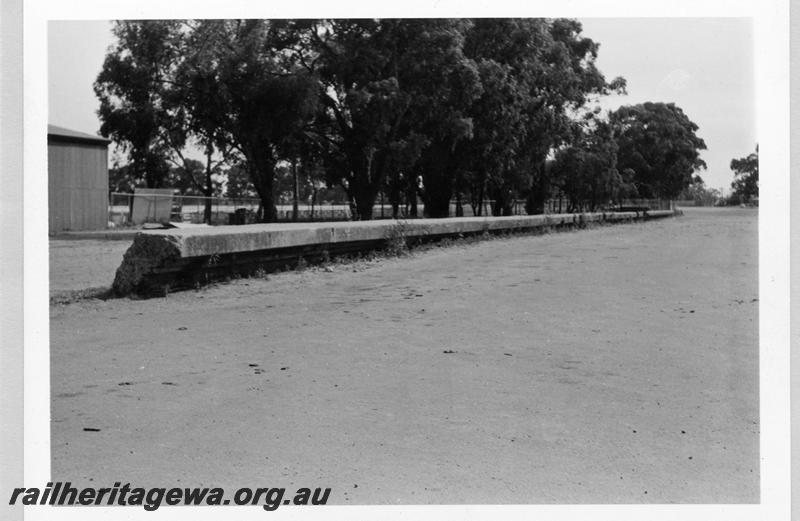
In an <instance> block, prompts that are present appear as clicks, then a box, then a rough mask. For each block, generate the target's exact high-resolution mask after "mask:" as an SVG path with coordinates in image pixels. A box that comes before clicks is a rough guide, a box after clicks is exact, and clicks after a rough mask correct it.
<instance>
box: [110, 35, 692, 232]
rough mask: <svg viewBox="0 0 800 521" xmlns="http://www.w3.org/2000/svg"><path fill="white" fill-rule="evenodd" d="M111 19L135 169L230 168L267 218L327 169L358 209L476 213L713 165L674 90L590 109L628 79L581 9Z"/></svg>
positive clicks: (585, 201) (610, 195)
mask: <svg viewBox="0 0 800 521" xmlns="http://www.w3.org/2000/svg"><path fill="white" fill-rule="evenodd" d="M114 34H115V35H116V36H117V39H118V41H117V43H116V45H115V46H114V47H113V48H111V49H110V50H109V53H108V55H107V57H106V61H105V63H104V66H103V70H102V71H101V73H100V74H99V75H98V78H97V81H96V82H95V91H96V93H97V96H98V98H99V100H100V109H99V111H98V113H99V115H100V118H101V120H102V122H103V126H102V128H101V132H102V133H103V134H104V135H106V136H110V137H111V138H112V139H113V140H114V141H115V142H117V143H118V144H119V145H120V146H121V147H122V148H123V151H125V152H126V153H127V155H128V159H129V165H128V168H127V169H126V172H127V173H126V176H127V178H129V179H132V180H134V181H135V180H137V179H140V180H144V182H145V183H146V184H147V185H148V186H160V185H161V184H163V182H164V180H165V179H168V177H167V176H168V175H169V171H170V170H169V167H168V162H172V163H173V164H174V165H175V166H176V167H177V168H178V170H174V172H179V171H180V172H184V173H185V174H186V175H184V177H186V176H187V175H188V173H189V172H192V174H191V175H188V177H186V179H192V180H197V182H195V181H193V183H194V184H193V187H194V188H193V189H194V190H197V191H199V192H201V193H204V194H208V195H211V194H213V193H217V192H218V190H219V186H217V185H216V184H215V182H216V181H214V179H212V176H214V175H217V174H215V173H223V174H222V175H225V176H227V178H228V188H227V193H230V194H238V195H243V194H246V193H252V192H251V191H254V192H255V193H256V194H257V195H258V197H259V198H260V200H261V206H262V208H263V213H262V215H261V219H262V220H264V221H271V220H274V219H275V218H276V217H277V216H276V210H275V202H276V200H277V197H278V196H279V195H281V194H288V193H291V194H292V196H293V197H294V199H295V200H297V199H298V198H299V197H301V196H302V197H311V196H312V195H313V197H316V194H318V193H320V190H321V189H322V188H323V184H327V185H328V186H329V187H333V186H337V185H338V186H340V187H341V189H344V191H345V192H346V194H347V197H348V199H349V201H350V205H351V208H352V209H353V215H354V217H355V218H358V219H370V218H372V211H373V210H372V208H373V205H374V204H375V202H376V200H377V198H378V196H379V194H385V195H386V196H387V197H388V198H389V201H390V202H391V204H392V206H393V207H394V214H395V215H397V209H398V206H399V205H400V204H401V202H402V201H405V203H406V204H409V205H410V207H411V212H412V215H416V201H417V199H418V198H420V199H421V200H422V201H423V203H424V206H425V214H426V215H427V216H429V217H446V216H448V215H449V214H450V204H451V200H452V199H453V197H455V198H456V201H457V212H459V211H460V208H461V207H460V204H461V200H462V197H463V198H466V200H468V201H469V202H470V203H471V204H472V206H473V209H474V210H475V212H476V213H477V214H480V213H481V212H482V208H483V201H485V200H486V199H487V198H488V199H490V200H492V201H493V204H492V208H491V209H492V212H493V213H494V214H495V215H508V214H510V213H511V212H512V211H513V208H514V205H515V204H516V201H517V200H519V199H520V198H523V199H526V201H527V202H526V209H527V211H528V212H529V213H539V212H542V211H543V210H544V204H545V201H546V200H547V199H548V198H550V197H552V196H553V195H554V194H555V193H560V194H564V195H566V196H567V198H568V199H569V201H570V205H571V206H572V207H574V208H584V207H585V208H595V207H597V206H601V205H604V204H607V203H608V202H609V200H614V199H617V198H619V197H623V196H625V195H629V194H631V193H634V192H635V191H636V190H637V189H638V193H639V194H640V195H642V196H644V197H674V196H676V195H677V194H678V193H680V191H681V190H683V189H684V188H685V187H686V186H688V184H689V183H690V182H691V175H692V173H693V172H694V171H695V170H697V169H699V168H703V167H704V163H703V161H702V160H701V159H700V156H699V151H700V150H703V149H704V148H705V144H704V143H703V141H702V139H700V138H699V137H697V135H696V131H697V126H696V125H695V124H694V123H692V122H691V121H690V120H689V119H688V117H686V115H685V114H684V113H683V111H682V110H681V109H680V108H678V107H676V106H675V105H674V104H664V103H644V104H640V105H635V106H629V107H622V108H620V109H618V110H617V111H614V112H612V113H611V114H609V115H608V117H607V118H604V117H602V116H600V115H599V114H598V113H597V112H596V111H594V112H593V111H591V110H590V108H591V105H592V103H593V102H595V101H596V100H597V99H598V98H599V97H601V96H604V95H606V94H609V93H611V92H619V93H624V91H625V81H624V79H622V78H616V79H614V80H612V81H607V80H606V79H605V77H604V76H603V74H602V73H601V72H600V71H599V70H598V68H597V66H596V60H597V56H598V52H599V48H600V45H599V43H598V42H595V41H593V40H592V39H590V38H587V37H585V36H584V35H583V34H582V27H581V24H580V23H579V22H578V21H576V20H570V19H353V20H351V19H327V20H167V21H125V22H117V23H115V25H114ZM190 144H194V145H196V146H199V147H200V148H201V149H202V150H203V151H204V154H205V159H206V161H205V165H200V164H195V163H190V160H189V159H187V157H186V156H185V154H184V149H185V148H186V147H187V146H189V145H190ZM221 162H222V163H225V165H221V164H220V163H221ZM201 166H202V168H201ZM289 174H291V175H289ZM181 175H183V174H181ZM169 179H172V180H173V182H178V181H179V180H180V179H183V177H180V176H178V177H175V176H174V175H173V176H172V177H170V178H169ZM215 179H217V178H216V177H215ZM323 180H324V183H323ZM287 182H288V183H290V186H289V188H288V189H287V186H286V183H287ZM309 194H311V195H309ZM381 197H382V196H381Z"/></svg>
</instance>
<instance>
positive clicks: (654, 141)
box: [610, 102, 706, 199]
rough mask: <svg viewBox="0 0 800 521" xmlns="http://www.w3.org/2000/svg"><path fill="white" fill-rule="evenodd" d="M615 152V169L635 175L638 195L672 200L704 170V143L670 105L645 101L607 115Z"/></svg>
mask: <svg viewBox="0 0 800 521" xmlns="http://www.w3.org/2000/svg"><path fill="white" fill-rule="evenodd" d="M610 120H611V123H612V125H613V126H614V131H615V134H616V139H617V144H618V145H619V151H618V153H617V158H618V168H620V169H627V168H629V169H631V170H633V171H634V172H635V179H634V182H635V184H636V188H637V190H638V192H639V194H640V195H641V196H642V197H646V198H664V199H673V198H675V197H677V196H678V195H679V194H680V193H681V191H682V190H684V189H685V188H686V187H687V186H689V184H690V183H691V182H692V174H694V172H696V171H697V170H701V169H705V168H706V164H705V162H704V161H703V160H702V159H701V158H700V151H701V150H705V149H706V144H705V142H704V141H703V140H702V139H701V138H699V137H698V136H697V134H696V132H697V130H698V126H697V125H696V124H695V123H693V122H692V121H691V120H690V119H689V118H688V117H687V116H686V114H685V113H684V112H683V110H681V109H680V107H678V106H676V105H675V104H674V103H653V102H647V103H642V104H638V105H633V106H624V107H620V108H619V109H617V110H616V111H614V112H612V113H611V114H610Z"/></svg>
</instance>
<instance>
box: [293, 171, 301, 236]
mask: <svg viewBox="0 0 800 521" xmlns="http://www.w3.org/2000/svg"><path fill="white" fill-rule="evenodd" d="M292 178H293V180H294V183H292V221H294V222H297V218H298V216H299V215H298V214H299V213H300V212H299V210H300V202H299V201H298V197H299V196H300V195H299V194H300V186H299V184H298V183H299V181H298V177H297V159H294V158H293V159H292Z"/></svg>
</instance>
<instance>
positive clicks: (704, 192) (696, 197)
mask: <svg viewBox="0 0 800 521" xmlns="http://www.w3.org/2000/svg"><path fill="white" fill-rule="evenodd" d="M678 199H682V200H691V201H694V204H695V205H697V206H715V205H717V204H719V203H720V201H722V193H721V192H720V191H719V190H717V189H716V188H708V187H707V186H706V184H705V181H703V178H702V177H700V176H699V175H696V176H694V177H692V182H691V184H689V186H687V187H686V188H685V189H684V190H683V191H682V192H681V194H680V195H679V196H678Z"/></svg>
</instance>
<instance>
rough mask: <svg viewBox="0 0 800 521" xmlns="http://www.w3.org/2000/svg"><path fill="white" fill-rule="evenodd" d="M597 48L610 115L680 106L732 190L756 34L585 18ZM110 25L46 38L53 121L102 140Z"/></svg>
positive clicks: (747, 131)
mask: <svg viewBox="0 0 800 521" xmlns="http://www.w3.org/2000/svg"><path fill="white" fill-rule="evenodd" d="M581 22H582V23H583V27H584V34H585V35H586V36H588V37H590V38H592V39H593V40H595V41H597V42H599V43H600V44H601V45H600V53H599V57H598V66H599V68H600V70H601V71H602V72H603V73H604V74H605V75H606V78H607V79H611V78H613V77H616V76H623V77H624V78H625V79H627V81H628V95H627V96H622V97H613V98H609V99H607V100H605V101H603V103H602V105H603V106H604V107H605V108H609V109H615V108H617V107H619V106H620V105H625V104H632V103H641V102H644V101H664V102H675V103H676V104H677V105H678V106H680V107H681V108H682V109H683V110H684V112H686V114H687V115H688V116H689V118H690V119H691V120H692V121H694V122H695V123H697V125H698V126H699V127H700V129H699V131H698V134H699V136H700V137H702V138H703V139H704V140H705V142H706V145H707V146H708V150H706V151H704V152H703V154H702V157H703V159H704V160H705V161H706V163H707V164H708V170H707V171H705V172H701V173H700V175H701V176H702V177H703V179H705V181H706V184H707V185H708V186H709V187H713V188H724V190H725V192H726V193H727V192H729V190H730V182H731V180H732V178H733V174H732V173H731V171H730V169H729V164H730V161H731V159H732V158H735V157H736V158H738V157H743V156H746V155H747V154H749V153H750V152H752V151H753V150H754V149H755V143H756V141H757V138H756V133H755V108H754V107H755V90H754V63H753V27H752V22H751V21H750V20H749V19H738V18H627V19H626V18H592V19H581ZM110 26H111V25H110V23H109V22H107V21H54V22H50V23H49V34H48V57H49V62H48V87H49V94H48V98H49V99H48V102H49V116H48V117H49V122H50V123H52V124H54V125H59V126H63V127H67V128H71V129H73V130H79V131H82V132H87V133H90V134H96V133H97V132H98V130H99V128H100V122H99V120H98V119H97V115H96V111H97V107H98V102H97V99H96V97H95V95H94V92H93V90H92V83H93V82H94V79H95V78H96V77H97V74H98V73H99V71H100V68H101V67H102V63H103V58H104V56H105V52H106V50H107V48H108V46H109V45H111V44H112V43H113V37H112V35H111V31H110Z"/></svg>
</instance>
